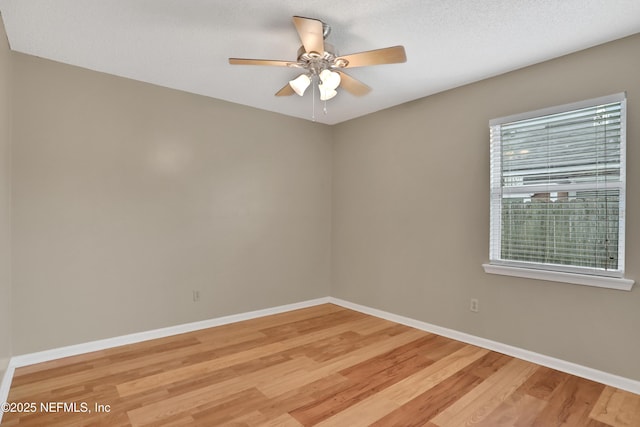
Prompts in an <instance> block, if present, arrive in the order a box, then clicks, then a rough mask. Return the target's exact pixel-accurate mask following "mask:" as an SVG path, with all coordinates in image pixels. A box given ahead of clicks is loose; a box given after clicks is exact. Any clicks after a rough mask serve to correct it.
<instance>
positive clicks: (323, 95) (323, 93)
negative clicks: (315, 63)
mask: <svg viewBox="0 0 640 427" xmlns="http://www.w3.org/2000/svg"><path fill="white" fill-rule="evenodd" d="M318 90H319V91H320V101H328V100H329V99H331V98H333V97H334V96H336V95H337V94H338V92H336V90H335V89H332V88H330V87H327V85H324V84H320V85H318Z"/></svg>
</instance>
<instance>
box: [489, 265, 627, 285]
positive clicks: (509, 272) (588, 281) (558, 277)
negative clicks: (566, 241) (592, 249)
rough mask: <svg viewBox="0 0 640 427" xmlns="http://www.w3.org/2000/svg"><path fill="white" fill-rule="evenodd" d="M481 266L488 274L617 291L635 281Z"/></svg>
mask: <svg viewBox="0 0 640 427" xmlns="http://www.w3.org/2000/svg"><path fill="white" fill-rule="evenodd" d="M482 267H483V268H484V271H485V273H489V274H500V275H503V276H514V277H525V278H527V279H538V280H550V281H552V282H564V283H573V284H574V285H584V286H595V287H598V288H608V289H617V290H619V291H630V290H631V288H632V287H633V284H634V283H635V281H634V280H631V279H624V278H616V277H602V276H590V275H587V274H575V273H562V272H558V271H546V270H535V269H532V268H520V267H507V266H504V265H493V264H482Z"/></svg>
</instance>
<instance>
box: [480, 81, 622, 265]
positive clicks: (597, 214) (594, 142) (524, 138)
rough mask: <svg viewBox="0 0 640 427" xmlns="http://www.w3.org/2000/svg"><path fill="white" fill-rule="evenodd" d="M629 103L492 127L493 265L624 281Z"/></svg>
mask: <svg viewBox="0 0 640 427" xmlns="http://www.w3.org/2000/svg"><path fill="white" fill-rule="evenodd" d="M625 121H626V99H625V94H624V93H620V94H616V95H612V96H608V97H603V98H598V99H593V100H589V101H584V102H580V103H576V104H571V105H565V106H559V107H553V108H550V109H544V110H538V111H533V112H530V113H525V114H521V115H516V116H509V117H504V118H501V119H495V120H492V121H491V122H490V139H491V142H490V143H491V149H490V152H491V227H490V228H491V230H490V264H494V265H505V266H512V267H523V268H533V269H543V270H550V271H558V272H569V273H578V274H589V275H600V276H610V277H622V276H623V274H624V224H625V221H624V218H625V215H624V213H625V151H626V150H625V145H626V139H625V126H626V123H625Z"/></svg>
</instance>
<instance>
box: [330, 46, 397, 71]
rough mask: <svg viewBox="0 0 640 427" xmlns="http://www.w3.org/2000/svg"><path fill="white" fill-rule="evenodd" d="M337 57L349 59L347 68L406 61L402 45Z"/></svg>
mask: <svg viewBox="0 0 640 427" xmlns="http://www.w3.org/2000/svg"><path fill="white" fill-rule="evenodd" d="M339 59H346V60H347V61H349V64H348V65H347V68H353V67H364V66H367V65H380V64H397V63H399V62H407V54H406V53H405V51H404V46H393V47H385V48H382V49H376V50H369V51H366V52H359V53H353V54H351V55H345V56H341V57H340V58H339Z"/></svg>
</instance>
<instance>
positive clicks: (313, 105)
mask: <svg viewBox="0 0 640 427" xmlns="http://www.w3.org/2000/svg"><path fill="white" fill-rule="evenodd" d="M312 79H314V80H315V76H313V77H312ZM313 86H314V85H313V84H312V85H311V92H312V97H311V100H312V101H311V105H312V107H311V121H312V122H315V121H316V91H315V90H313Z"/></svg>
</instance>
